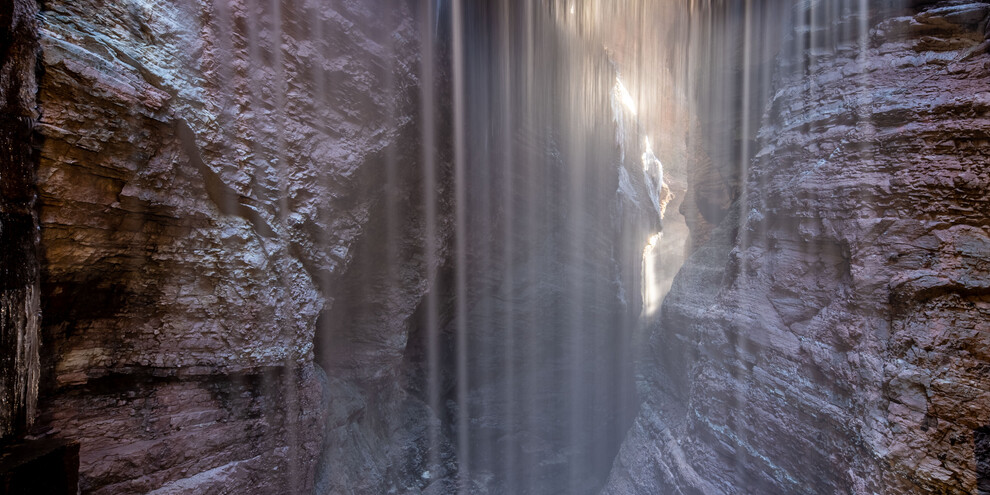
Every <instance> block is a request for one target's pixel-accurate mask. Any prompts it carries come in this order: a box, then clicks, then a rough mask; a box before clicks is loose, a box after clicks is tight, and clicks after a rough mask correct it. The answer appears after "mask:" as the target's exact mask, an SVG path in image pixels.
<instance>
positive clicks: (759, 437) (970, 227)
mask: <svg viewBox="0 0 990 495" xmlns="http://www.w3.org/2000/svg"><path fill="white" fill-rule="evenodd" d="M894 4H895V2H887V3H885V2H876V3H873V2H871V3H870V4H869V5H870V7H871V8H870V9H869V10H868V11H866V12H865V16H862V17H861V14H862V13H863V12H862V11H859V10H858V9H843V8H841V5H840V2H836V3H834V4H833V3H830V2H802V3H800V4H796V10H794V11H793V12H794V17H793V19H795V22H794V24H793V25H794V30H793V31H792V32H791V33H790V34H788V35H787V37H786V38H785V39H784V40H782V43H781V46H782V48H781V50H780V55H779V57H778V58H777V65H776V69H775V71H774V79H773V91H772V92H771V93H770V98H769V100H768V101H767V102H766V103H767V105H766V107H765V111H764V112H762V115H763V121H762V122H763V123H762V125H761V127H760V128H759V132H758V135H757V140H756V143H757V144H756V146H755V147H754V148H753V150H752V158H751V159H749V160H747V165H748V167H747V168H746V169H745V170H744V172H746V173H744V174H739V177H741V178H742V182H741V183H740V189H739V198H740V199H739V200H738V201H736V202H735V203H733V205H732V207H731V208H728V209H727V213H726V215H727V216H726V218H725V219H724V220H723V221H722V222H721V223H720V224H719V225H718V227H717V228H715V229H714V230H712V232H711V234H710V239H709V240H708V241H707V243H705V244H703V245H701V246H700V247H699V248H698V249H697V251H695V253H694V254H693V255H692V256H691V258H690V259H689V260H688V262H687V263H686V264H685V266H684V268H682V270H681V272H680V273H679V274H678V276H677V279H676V280H675V282H674V286H673V289H672V291H671V293H670V295H669V296H668V298H667V300H666V301H665V302H664V305H663V307H662V309H661V316H660V319H659V321H658V322H657V323H656V325H655V327H654V330H653V341H652V357H653V361H652V367H653V369H654V370H655V372H654V374H653V375H652V377H651V380H650V386H649V387H648V390H647V392H646V393H645V397H644V398H645V401H644V405H643V407H642V408H641V410H640V413H639V416H638V418H637V420H636V423H635V425H634V426H633V428H632V429H631V430H630V432H629V435H628V436H627V438H626V441H625V444H624V445H623V447H622V450H621V452H620V454H619V456H618V457H617V459H616V461H615V464H614V467H613V471H612V475H611V479H610V481H609V484H608V487H607V488H606V490H605V493H616V494H618V493H623V494H626V493H644V494H645V493H753V492H754V491H758V492H763V493H920V492H925V493H960V494H961V493H983V492H985V491H986V490H987V481H986V479H987V478H986V477H987V469H986V465H987V460H986V452H987V449H986V433H985V432H986V424H987V421H988V419H990V418H988V411H990V396H988V395H987V390H990V383H988V376H987V374H986V372H985V370H986V363H987V362H988V361H987V360H988V355H987V354H986V350H987V348H988V343H990V342H988V340H987V336H988V333H987V330H988V327H987V321H988V318H987V316H988V309H990V303H988V299H987V297H988V293H987V280H990V273H988V269H990V267H988V265H987V260H988V254H990V235H988V224H987V218H990V216H988V213H990V210H988V205H990V203H988V202H987V197H988V193H990V182H988V177H990V169H988V167H987V154H986V153H987V149H988V144H990V143H988V136H990V121H988V120H987V116H988V115H990V112H988V104H990V93H987V80H988V77H990V72H988V68H990V56H988V53H987V46H988V44H990V43H988V42H987V40H988V31H987V29H988V28H987V26H988V15H990V5H988V4H986V3H984V2H965V1H951V2H949V1H945V2H914V3H913V4H911V5H902V6H900V7H898V6H896V5H894ZM862 25H865V26H867V27H869V31H868V36H866V37H859V36H857V35H856V33H857V26H862ZM864 49H865V51H864ZM733 166H734V165H733V164H731V163H721V164H719V163H718V162H716V163H715V167H716V168H719V167H721V168H731V167H733Z"/></svg>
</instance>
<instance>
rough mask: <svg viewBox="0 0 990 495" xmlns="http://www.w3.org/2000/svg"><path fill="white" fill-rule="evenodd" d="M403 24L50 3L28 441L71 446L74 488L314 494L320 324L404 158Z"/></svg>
mask: <svg viewBox="0 0 990 495" xmlns="http://www.w3.org/2000/svg"><path fill="white" fill-rule="evenodd" d="M383 12H384V14H383ZM413 19H414V15H413V12H412V11H411V6H410V4H407V3H401V4H398V5H392V4H389V6H388V7H387V8H386V7H385V6H383V5H377V4H374V3H361V2H345V3H332V4H331V3H329V2H319V1H307V2H292V3H291V4H279V3H275V4H272V3H267V2H253V1H245V2H208V1H204V2H179V3H175V4H173V3H147V2H130V1H121V2H85V1H84V2H77V1H73V2H57V1H56V2H46V3H45V4H44V6H43V10H42V11H41V13H40V17H39V23H40V44H41V53H42V58H41V62H42V72H41V78H40V80H39V82H38V88H39V89H38V101H39V102H40V118H39V120H38V122H37V124H36V132H37V134H38V136H39V139H40V143H41V144H40V165H39V166H38V171H37V173H38V188H39V190H40V198H41V203H42V205H41V244H42V248H43V256H44V258H43V263H42V264H43V283H42V290H41V301H42V306H43V324H42V327H43V337H44V342H43V347H42V349H43V353H42V358H43V359H42V360H43V365H44V374H43V376H44V377H45V379H44V381H43V384H42V390H43V392H42V396H43V397H42V404H41V407H40V411H41V413H40V414H41V415H40V418H39V426H38V429H37V433H38V434H49V435H50V434H58V435H61V436H63V437H70V438H72V439H75V440H78V441H79V443H80V447H81V448H80V478H81V480H80V486H81V488H82V490H83V491H84V492H86V493H144V492H153V493H232V492H244V493H248V492H250V493H304V492H311V491H312V490H313V486H314V480H315V478H316V465H317V458H318V457H319V456H320V455H321V452H323V450H324V449H325V448H326V446H325V445H324V441H323V438H324V434H323V432H324V429H325V426H326V424H327V421H328V420H332V417H331V416H332V414H330V408H329V407H328V405H327V401H329V400H330V399H329V396H328V394H330V393H332V389H333V387H332V386H331V384H332V383H334V382H332V381H330V382H328V381H327V379H326V378H325V377H324V373H323V371H321V370H320V369H319V368H318V367H317V366H315V365H314V352H313V349H314V340H316V333H317V326H318V325H317V320H318V318H319V317H320V315H321V314H323V313H324V312H326V311H328V310H330V309H331V308H332V307H333V306H334V302H335V299H337V298H338V297H339V294H341V293H346V291H348V290H351V289H353V287H348V286H341V285H340V284H338V282H339V281H340V280H341V278H342V276H343V274H344V273H345V272H347V271H348V269H349V267H350V266H351V264H352V261H353V260H354V259H355V256H356V255H355V252H354V250H355V249H356V248H357V247H358V243H359V240H360V239H361V238H362V236H364V235H365V234H366V231H367V230H368V227H367V226H368V225H370V224H375V223H382V222H384V221H385V219H384V218H382V209H381V208H380V206H379V205H380V204H381V203H382V202H383V201H384V198H385V197H386V191H385V189H384V186H383V185H382V184H381V182H380V179H379V178H380V177H382V176H384V175H385V170H386V168H387V167H388V166H390V165H389V164H394V163H396V160H399V159H403V158H408V156H409V155H410V154H412V156H413V158H414V159H415V157H416V154H415V153H416V152H415V150H414V148H412V147H411V146H410V143H411V142H413V141H412V140H413V137H414V136H415V133H413V135H412V136H413V137H410V129H411V128H412V124H413V122H414V120H415V118H416V116H415V114H416V112H417V111H418V108H417V106H416V98H415V95H416V93H415V92H416V89H417V88H416V86H415V84H416V61H417V58H418V51H417V50H418V47H419V46H418V38H417V37H418V33H417V31H416V30H415V27H414V26H415V24H414V21H413ZM407 147H409V148H410V150H411V151H408V152H401V150H403V149H404V148H407ZM397 150H400V151H397ZM404 177H405V175H403V176H399V177H397V178H396V179H395V180H396V181H399V180H404ZM390 187H393V188H400V187H402V186H400V185H397V184H391V185H390ZM419 276H420V277H421V278H422V275H419ZM421 286H422V283H421V282H420V283H419V284H418V285H417V284H414V288H415V289H416V290H419V291H420V292H421V291H422V290H424V289H422V287H421ZM350 324H351V322H349V321H343V320H340V321H327V322H325V325H323V326H324V328H323V330H322V331H324V332H331V333H332V332H341V331H343V330H342V329H345V328H346V327H347V326H348V325H350ZM336 379H338V380H341V379H344V380H347V379H350V377H347V376H344V377H336ZM328 418H329V419H328Z"/></svg>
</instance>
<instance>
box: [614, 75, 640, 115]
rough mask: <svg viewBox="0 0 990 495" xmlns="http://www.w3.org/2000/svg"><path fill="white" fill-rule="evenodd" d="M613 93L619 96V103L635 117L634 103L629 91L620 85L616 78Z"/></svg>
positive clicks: (619, 80) (620, 82)
mask: <svg viewBox="0 0 990 495" xmlns="http://www.w3.org/2000/svg"><path fill="white" fill-rule="evenodd" d="M615 93H616V94H617V95H618V96H619V101H621V102H622V104H623V105H624V106H625V107H626V109H627V110H629V113H631V114H633V115H636V101H635V100H633V97H632V95H631V94H629V90H627V89H626V85H625V84H622V79H619V78H618V77H616V78H615Z"/></svg>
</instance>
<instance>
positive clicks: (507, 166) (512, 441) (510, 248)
mask: <svg viewBox="0 0 990 495" xmlns="http://www.w3.org/2000/svg"><path fill="white" fill-rule="evenodd" d="M499 14H500V23H499V29H500V31H499V38H500V40H501V42H502V45H501V47H500V50H501V60H500V61H499V63H500V70H501V72H502V74H504V75H505V76H504V84H503V88H502V94H501V95H500V97H501V102H502V106H501V124H502V129H501V137H502V140H501V142H500V143H499V146H500V148H501V156H502V162H501V168H502V174H503V180H502V198H501V199H502V201H501V202H502V207H503V209H504V214H503V219H502V225H503V230H502V242H503V253H502V259H503V262H502V267H503V268H502V277H503V280H502V286H501V287H502V292H501V299H502V301H504V304H505V307H504V313H505V314H504V318H503V321H504V322H505V339H504V341H503V345H502V352H503V356H502V359H503V361H504V363H505V381H504V384H505V385H504V387H503V389H502V395H503V400H504V402H505V403H506V404H507V410H506V416H505V421H506V423H507V424H508V425H509V428H515V427H516V424H517V421H518V418H517V417H516V416H517V409H518V407H517V404H516V400H517V399H516V397H517V395H516V390H517V388H518V385H517V383H516V361H515V357H516V352H517V351H516V326H515V322H516V312H515V298H516V294H515V290H514V286H515V277H514V276H513V272H514V270H515V256H516V249H515V233H516V219H515V216H516V212H515V202H516V198H515V181H516V174H515V169H514V166H515V165H514V164H515V158H516V153H515V152H514V151H515V148H514V145H513V142H512V130H513V125H514V119H513V113H514V112H513V105H512V98H513V94H514V93H513V90H514V89H515V85H514V84H513V81H514V80H515V74H514V72H513V71H512V64H511V57H512V53H513V52H512V49H513V45H512V42H511V32H512V31H511V29H510V26H512V23H513V20H514V19H513V18H512V11H511V8H510V6H509V4H508V3H507V2H504V3H502V4H501V9H500V12H499ZM516 448H517V445H516V437H515V435H509V436H508V439H507V441H506V446H505V448H504V450H503V452H504V453H505V454H504V459H503V464H504V466H505V472H506V473H508V474H507V477H506V480H505V489H506V491H507V493H516V492H517V490H518V482H517V480H516V477H515V473H516V470H517V468H516V462H517V459H516Z"/></svg>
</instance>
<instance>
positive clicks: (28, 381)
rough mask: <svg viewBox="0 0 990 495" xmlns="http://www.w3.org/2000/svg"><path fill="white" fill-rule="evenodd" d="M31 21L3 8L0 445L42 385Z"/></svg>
mask: <svg viewBox="0 0 990 495" xmlns="http://www.w3.org/2000/svg"><path fill="white" fill-rule="evenodd" d="M36 14H37V5H35V4H34V2H30V1H12V2H6V3H5V4H4V5H3V6H2V7H0V29H3V34H2V38H0V57H2V58H0V60H2V65H0V110H2V111H3V120H2V122H0V167H2V172H0V246H2V253H0V348H2V349H3V350H4V352H2V353H0V406H2V407H0V440H9V439H11V438H13V437H16V436H19V435H21V434H23V433H24V430H25V429H26V428H27V427H28V426H30V424H31V422H32V421H33V420H34V415H35V407H36V405H37V400H38V382H39V379H40V361H39V359H40V357H39V353H38V345H39V343H40V329H39V322H38V311H39V304H40V303H39V297H38V292H39V281H40V267H39V264H38V212H37V206H38V205H37V193H36V191H35V188H34V185H35V162H36V159H37V154H36V153H35V152H34V150H33V147H32V139H31V137H32V134H33V131H34V121H35V120H36V119H37V101H36V97H37V89H38V87H37V81H36V78H35V67H36V60H37V50H38V36H37V27H36V23H35V15H36Z"/></svg>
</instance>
